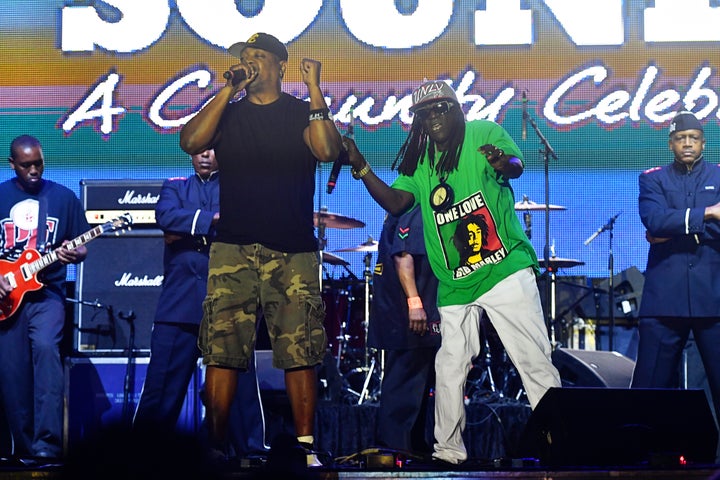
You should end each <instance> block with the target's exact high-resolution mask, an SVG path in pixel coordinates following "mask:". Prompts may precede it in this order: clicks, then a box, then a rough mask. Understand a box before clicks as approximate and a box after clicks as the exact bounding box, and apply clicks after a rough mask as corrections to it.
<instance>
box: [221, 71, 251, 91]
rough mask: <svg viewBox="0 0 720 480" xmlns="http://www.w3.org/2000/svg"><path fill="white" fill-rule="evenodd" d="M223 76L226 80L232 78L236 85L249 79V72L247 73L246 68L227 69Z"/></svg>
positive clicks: (233, 83)
mask: <svg viewBox="0 0 720 480" xmlns="http://www.w3.org/2000/svg"><path fill="white" fill-rule="evenodd" d="M223 78H224V79H225V80H230V79H232V85H233V87H234V86H236V85H237V84H238V83H240V82H242V81H243V80H245V79H247V73H245V70H227V71H226V72H225V73H223Z"/></svg>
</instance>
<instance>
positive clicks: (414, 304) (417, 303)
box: [407, 297, 423, 308]
mask: <svg viewBox="0 0 720 480" xmlns="http://www.w3.org/2000/svg"><path fill="white" fill-rule="evenodd" d="M407 302H408V308H423V304H422V299H421V298H420V297H409V298H408V299H407Z"/></svg>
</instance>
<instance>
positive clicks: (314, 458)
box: [299, 442, 327, 468]
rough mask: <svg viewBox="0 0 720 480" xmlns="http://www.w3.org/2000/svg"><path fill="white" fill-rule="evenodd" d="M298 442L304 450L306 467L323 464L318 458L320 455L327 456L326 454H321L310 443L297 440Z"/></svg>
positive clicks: (315, 466) (316, 466) (321, 465)
mask: <svg viewBox="0 0 720 480" xmlns="http://www.w3.org/2000/svg"><path fill="white" fill-rule="evenodd" d="M299 443H300V447H302V449H303V450H305V457H306V459H307V466H308V468H318V467H323V466H324V464H323V462H322V461H321V460H320V458H321V457H322V456H327V454H322V453H320V452H318V451H317V450H315V448H314V447H313V445H312V444H311V443H304V442H299Z"/></svg>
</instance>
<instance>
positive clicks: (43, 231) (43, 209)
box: [0, 135, 90, 459]
mask: <svg viewBox="0 0 720 480" xmlns="http://www.w3.org/2000/svg"><path fill="white" fill-rule="evenodd" d="M8 160H9V161H10V167H11V168H12V169H13V170H14V171H15V177H13V178H11V179H10V180H6V181H5V182H3V183H1V184H0V225H2V228H0V258H2V259H3V260H6V261H7V262H15V265H16V266H17V265H23V264H27V263H28V262H25V261H24V260H25V259H26V258H27V257H26V255H25V252H28V250H30V249H32V250H37V251H41V252H42V251H44V252H45V253H47V252H49V251H50V250H52V251H53V253H54V255H56V256H57V261H56V262H54V263H51V264H49V265H48V266H47V267H46V268H44V269H43V270H40V271H39V272H37V279H38V280H39V281H40V282H41V283H42V284H43V285H44V286H43V287H42V288H41V289H40V290H35V291H27V292H26V293H25V295H24V297H22V301H21V302H20V305H19V307H18V309H17V310H16V311H15V312H14V313H11V314H9V315H8V314H5V316H6V317H7V318H5V319H4V320H3V321H2V322H0V394H1V399H0V401H2V403H3V405H4V407H5V413H6V415H7V422H8V424H9V427H10V432H11V434H12V439H13V441H12V443H13V452H11V453H12V454H13V455H14V456H16V457H20V458H25V457H38V458H40V459H42V458H45V459H47V458H60V457H61V456H62V454H63V452H62V446H63V443H62V439H63V435H62V422H63V398H64V389H65V381H64V375H63V367H62V362H61V358H60V342H61V341H62V337H63V327H64V325H65V287H64V283H65V277H66V265H68V264H70V263H75V264H76V263H79V262H81V261H82V260H84V259H85V257H86V256H87V249H86V248H85V247H84V246H83V245H79V246H76V247H75V248H69V247H65V245H67V244H68V242H69V241H71V240H73V239H77V237H79V236H80V235H82V234H83V233H85V232H87V231H88V230H89V229H90V226H89V225H88V222H87V220H86V219H85V212H84V211H83V208H82V205H81V204H80V200H78V198H77V197H76V196H75V194H74V193H73V192H72V191H71V190H69V189H68V188H66V187H64V186H62V185H60V184H58V183H55V182H52V181H50V180H45V179H43V178H42V175H43V171H44V168H45V158H44V155H43V150H42V147H41V145H40V142H39V141H38V139H36V138H35V137H32V136H30V135H21V136H19V137H17V138H15V139H14V140H13V141H12V143H11V144H10V157H9V158H8ZM6 273H7V270H6V269H3V271H2V275H0V300H4V299H6V297H7V295H9V294H10V292H11V291H13V290H15V289H21V288H23V287H27V286H28V285H27V284H26V283H24V282H23V278H22V277H23V276H22V275H19V274H18V275H16V276H15V277H14V278H13V279H12V281H10V279H9V278H6V277H5V274H6ZM18 273H19V272H18ZM19 291H20V290H17V291H16V294H15V296H17V292H19ZM3 311H4V310H3Z"/></svg>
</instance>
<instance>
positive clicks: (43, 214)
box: [36, 182, 50, 254]
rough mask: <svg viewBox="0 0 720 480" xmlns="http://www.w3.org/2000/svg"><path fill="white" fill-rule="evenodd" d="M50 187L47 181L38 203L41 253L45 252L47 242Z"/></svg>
mask: <svg viewBox="0 0 720 480" xmlns="http://www.w3.org/2000/svg"><path fill="white" fill-rule="evenodd" d="M49 189H50V184H49V183H48V182H45V185H43V188H42V190H40V195H39V196H38V203H39V204H40V206H39V210H38V224H37V242H36V247H37V251H38V252H40V253H41V254H43V253H45V248H46V247H47V242H46V241H45V240H46V238H45V235H46V233H45V229H46V228H47V191H48V190H49Z"/></svg>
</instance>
